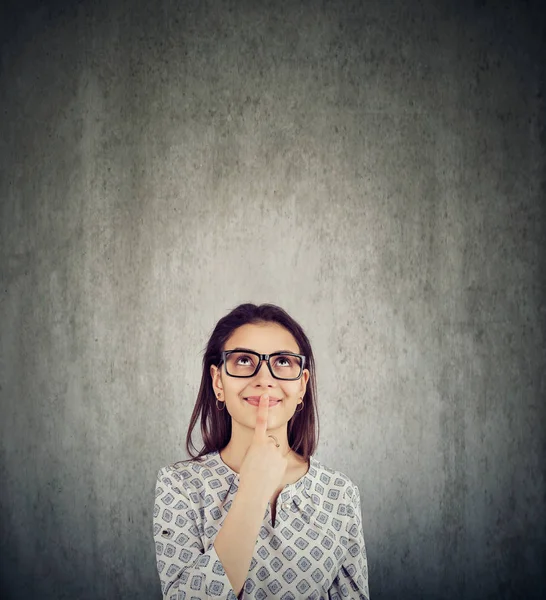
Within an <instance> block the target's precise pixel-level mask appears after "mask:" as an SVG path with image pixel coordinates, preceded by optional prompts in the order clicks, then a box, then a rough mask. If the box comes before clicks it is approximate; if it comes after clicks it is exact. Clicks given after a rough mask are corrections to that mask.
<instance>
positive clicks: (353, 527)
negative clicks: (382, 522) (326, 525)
mask: <svg viewBox="0 0 546 600" xmlns="http://www.w3.org/2000/svg"><path fill="white" fill-rule="evenodd" d="M346 501H347V516H348V521H347V526H346V528H345V531H346V533H347V537H342V538H341V539H342V543H343V544H344V545H345V542H346V544H347V545H346V553H345V558H344V559H343V563H342V565H341V567H340V569H339V572H338V574H337V575H336V577H335V579H334V581H333V582H332V585H331V587H330V589H329V590H328V598H329V599H330V600H341V598H357V599H358V600H370V592H369V589H368V559H367V556H366V546H365V545H364V534H363V532H362V512H361V509H360V492H359V490H358V486H357V485H353V486H352V487H351V488H349V489H348V490H346Z"/></svg>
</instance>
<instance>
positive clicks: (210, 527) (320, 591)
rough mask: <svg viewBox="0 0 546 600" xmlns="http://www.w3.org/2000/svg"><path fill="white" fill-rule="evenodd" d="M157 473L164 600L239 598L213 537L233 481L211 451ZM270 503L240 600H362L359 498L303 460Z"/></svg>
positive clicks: (364, 567) (364, 574)
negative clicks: (298, 474) (296, 475)
mask: <svg viewBox="0 0 546 600" xmlns="http://www.w3.org/2000/svg"><path fill="white" fill-rule="evenodd" d="M202 460H203V462H202V463H198V462H191V461H180V462H177V463H174V464H172V465H169V466H166V467H162V468H161V469H159V472H158V475H157V483H156V490H155V506H154V513H153V514H154V516H153V536H154V541H155V550H156V561H157V571H158V574H159V579H160V581H161V591H162V593H163V598H164V600H199V599H201V598H203V599H204V598H218V599H225V600H237V597H236V596H235V592H234V590H233V587H232V586H231V583H230V581H229V579H228V577H227V575H226V572H225V571H224V567H223V565H222V562H221V561H220V558H219V557H218V554H217V553H216V550H215V549H214V545H213V543H214V539H215V537H216V535H217V534H218V532H219V530H220V527H221V526H222V523H223V521H224V519H225V517H226V515H227V513H228V511H229V508H230V506H231V504H232V502H233V498H234V496H235V494H236V493H237V490H238V483H239V475H238V474H237V473H235V471H233V470H232V469H231V468H230V467H228V466H227V465H226V464H225V463H224V461H223V460H222V458H221V456H220V453H219V451H218V450H215V451H213V452H209V453H208V454H206V455H205V456H204V457H203V458H202ZM271 517H272V514H271V506H270V504H269V503H268V505H267V510H266V512H265V515H264V520H263V523H262V526H261V529H260V533H259V535H258V538H257V540H256V548H255V551H254V554H253V556H252V560H251V563H250V568H249V571H248V575H247V578H246V580H245V583H244V585H243V589H242V591H241V593H240V595H239V598H241V599H243V600H246V599H248V598H258V599H265V598H274V599H279V600H301V599H304V598H305V599H309V600H322V599H332V600H333V599H336V600H337V599H340V598H351V599H353V598H354V599H359V600H369V597H370V596H369V591H368V563H367V558H366V548H365V546H364V536H363V531H362V524H361V509H360V493H359V489H358V486H357V485H355V484H354V483H353V482H352V481H351V479H349V477H347V475H345V474H343V473H342V472H341V471H333V470H331V469H329V468H327V467H325V466H323V465H322V464H321V463H319V462H318V460H316V459H315V458H314V456H311V457H310V467H309V470H308V472H307V473H306V474H305V475H304V476H303V477H302V478H301V479H299V480H298V481H296V482H295V483H291V484H288V485H286V486H285V487H284V488H283V490H282V492H281V493H280V495H279V497H278V499H277V510H276V517H275V525H273V524H272V518H271Z"/></svg>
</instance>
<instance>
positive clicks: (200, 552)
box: [153, 469, 267, 600]
mask: <svg viewBox="0 0 546 600" xmlns="http://www.w3.org/2000/svg"><path fill="white" fill-rule="evenodd" d="M262 505H263V503H262V502H261V501H260V502H257V501H256V500H255V499H253V500H252V501H251V500H250V498H249V497H248V496H247V495H245V494H244V493H243V494H241V490H239V491H238V492H237V494H236V496H235V498H234V499H233V503H232V505H231V507H230V509H229V511H228V514H227V515H226V517H225V519H224V522H223V524H222V527H221V528H220V531H219V533H218V534H217V536H216V538H215V541H214V544H211V546H210V547H209V549H208V550H207V551H206V552H205V550H204V548H203V543H202V539H201V536H200V531H202V527H201V528H200V527H199V526H198V522H197V514H198V509H194V507H193V502H192V499H191V497H190V490H189V488H188V487H187V486H186V483H185V482H184V481H183V480H182V479H180V478H179V477H177V474H176V473H169V474H167V473H166V472H165V471H164V469H160V470H159V473H158V476H157V483H156V502H155V506H154V520H153V531H154V540H155V549H156V562H157V570H158V574H159V578H160V581H161V591H162V593H163V599H164V600H185V599H187V600H189V599H190V598H192V599H196V598H200V599H201V598H202V599H205V598H212V597H214V598H217V599H219V600H236V598H237V596H238V595H240V594H241V592H242V588H243V585H244V583H245V580H246V577H247V574H248V569H249V567H250V562H251V560H252V554H253V553H254V546H255V544H256V539H257V537H258V533H259V530H260V527H261V524H262V521H263V516H264V512H265V510H266V506H267V504H266V506H264V507H263V509H262V508H261V507H262ZM224 565H225V567H226V568H225V569H224ZM233 584H235V585H233Z"/></svg>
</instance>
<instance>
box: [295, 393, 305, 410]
mask: <svg viewBox="0 0 546 600" xmlns="http://www.w3.org/2000/svg"><path fill="white" fill-rule="evenodd" d="M300 400H303V396H300ZM303 404H304V403H303V402H301V408H300V409H299V410H298V409H296V412H301V411H302V410H303Z"/></svg>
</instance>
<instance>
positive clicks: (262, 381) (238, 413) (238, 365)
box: [186, 304, 318, 459]
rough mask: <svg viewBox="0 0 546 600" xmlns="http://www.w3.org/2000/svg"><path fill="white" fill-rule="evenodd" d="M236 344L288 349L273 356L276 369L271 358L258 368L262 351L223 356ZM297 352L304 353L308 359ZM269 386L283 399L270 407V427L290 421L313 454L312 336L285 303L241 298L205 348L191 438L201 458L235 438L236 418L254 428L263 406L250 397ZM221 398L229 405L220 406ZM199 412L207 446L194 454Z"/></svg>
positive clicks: (298, 445) (266, 350)
mask: <svg viewBox="0 0 546 600" xmlns="http://www.w3.org/2000/svg"><path fill="white" fill-rule="evenodd" d="M235 348H245V349H247V350H253V351H254V352H257V353H259V354H271V353H274V352H282V353H283V354H282V355H279V356H273V357H271V366H272V369H273V373H271V371H270V370H269V368H268V365H267V364H266V361H262V362H261V363H260V365H259V368H258V371H256V372H254V371H255V367H256V366H257V365H258V357H256V356H254V355H252V354H248V353H245V352H244V351H240V353H239V352H238V353H232V354H227V355H226V354H224V357H225V358H226V361H224V360H222V352H223V351H230V350H234V349H235ZM294 355H303V356H304V357H305V358H304V360H303V364H301V365H300V362H301V360H300V358H299V357H297V356H294ZM226 362H227V364H226ZM226 367H227V369H226ZM228 371H229V373H228ZM253 372H254V374H252V373H253ZM233 375H239V377H236V376H233ZM240 375H246V377H241V376H240ZM248 375H250V376H248ZM264 392H267V393H268V394H269V395H270V397H277V398H279V399H280V400H281V402H280V403H279V404H278V405H276V406H275V407H270V409H269V411H268V412H269V414H268V429H277V428H283V427H286V431H287V438H288V444H289V445H290V447H291V448H292V450H293V451H294V452H297V453H298V454H300V455H301V456H303V457H304V458H305V459H307V458H308V457H309V456H310V455H312V454H313V453H314V452H315V449H316V445H317V441H318V413H317V410H316V376H315V362H314V357H313V352H312V350H311V345H310V343H309V340H308V338H307V336H306V335H305V333H304V331H303V329H302V328H301V327H300V325H298V323H296V321H294V319H292V317H290V315H288V314H287V313H286V312H285V311H284V310H283V309H282V308H280V307H278V306H275V305H273V304H262V305H260V306H257V305H255V304H241V305H240V306H238V307H237V308H235V309H233V310H232V311H231V312H230V313H229V314H228V315H226V316H225V317H223V318H222V319H220V321H219V322H218V323H217V325H216V327H215V328H214V331H213V332H212V335H211V337H210V340H209V342H208V344H207V346H206V348H205V354H204V356H203V373H202V378H201V387H200V390H199V394H198V397H197V402H196V405H195V408H194V410H193V414H192V416H191V419H190V425H189V429H188V434H187V438H186V448H187V451H188V454H189V455H190V456H192V458H199V457H201V456H203V455H205V454H207V453H209V452H211V451H213V450H221V449H223V448H224V447H225V446H226V445H227V443H228V442H229V440H230V438H231V434H232V420H235V421H236V422H237V424H238V425H241V426H243V427H248V428H253V427H254V426H255V421H256V413H257V409H256V408H254V407H253V406H251V405H250V404H248V403H247V402H246V400H245V398H248V397H249V396H260V395H261V394H263V393H264ZM217 403H218V406H219V407H220V408H222V409H223V410H218V408H217ZM199 416H200V417H201V434H202V437H203V442H204V447H203V449H202V450H201V451H200V452H199V454H198V455H197V456H194V455H193V454H192V452H191V449H190V446H191V447H194V446H193V442H192V439H191V436H192V431H193V429H194V427H195V424H196V422H197V419H198V418H199ZM315 424H316V426H317V432H315Z"/></svg>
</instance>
